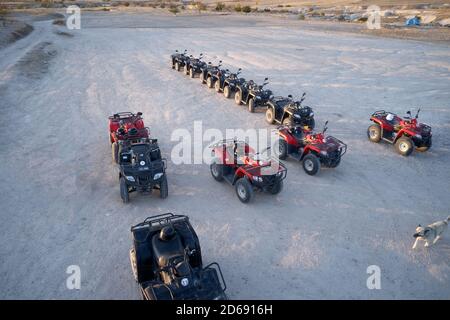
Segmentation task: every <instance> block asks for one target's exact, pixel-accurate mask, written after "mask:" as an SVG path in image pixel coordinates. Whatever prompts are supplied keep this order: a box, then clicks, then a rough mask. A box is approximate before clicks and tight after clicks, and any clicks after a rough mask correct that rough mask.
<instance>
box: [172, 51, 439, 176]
mask: <svg viewBox="0 0 450 320" xmlns="http://www.w3.org/2000/svg"><path fill="white" fill-rule="evenodd" d="M203 58H204V56H203V54H200V56H199V57H198V58H195V57H194V56H192V55H189V54H188V53H187V50H184V51H183V52H179V51H178V50H176V52H175V53H174V54H172V55H171V66H172V68H173V69H175V70H177V71H180V70H183V71H184V73H185V74H187V75H189V76H190V77H191V78H195V76H196V75H197V74H198V75H199V78H200V80H201V82H202V83H206V85H207V86H208V87H209V88H215V90H216V91H217V92H219V93H220V92H222V93H223V95H224V96H225V97H226V98H230V97H232V96H233V95H234V100H235V102H236V104H238V105H239V104H244V105H247V106H248V110H249V111H250V112H254V111H255V108H256V107H264V108H266V121H267V122H268V123H270V124H278V125H282V126H281V127H278V128H277V129H278V132H279V134H280V137H281V138H280V143H279V146H280V148H281V149H280V151H279V156H281V159H283V158H285V157H286V156H287V155H289V156H291V157H293V158H295V159H299V160H303V158H304V157H306V154H305V153H304V148H303V146H302V145H303V143H301V142H300V141H299V140H298V139H297V141H298V143H297V142H296V141H295V140H296V137H297V136H298V134H296V133H295V132H296V131H297V133H301V136H307V135H308V134H309V135H310V136H309V138H312V139H309V138H307V137H306V139H305V141H311V140H313V141H315V142H316V144H317V142H319V141H321V142H322V143H325V144H326V143H327V141H328V142H330V141H332V143H331V144H330V145H335V146H337V145H339V147H337V148H336V147H335V148H334V151H333V152H332V154H333V153H337V152H338V151H337V150H341V156H342V155H343V153H345V150H346V146H345V147H344V146H342V141H337V139H335V138H333V137H326V138H325V137H324V136H323V135H322V136H321V135H320V134H313V133H312V132H309V133H308V132H305V133H302V132H301V131H302V130H301V129H300V130H299V127H304V129H305V130H303V131H310V130H312V129H314V127H315V120H314V112H313V110H312V108H311V107H309V106H303V105H302V102H303V101H304V99H305V93H303V95H302V97H301V98H300V99H299V100H296V99H294V98H293V97H292V95H288V96H287V97H282V96H274V95H273V93H272V91H271V90H269V89H266V88H265V86H266V85H267V84H268V78H265V79H264V82H263V83H262V85H258V84H256V83H255V82H254V81H253V80H249V81H246V80H245V79H244V78H240V77H239V75H240V73H241V71H242V69H241V68H239V69H238V70H237V71H236V72H235V73H232V72H230V71H229V70H228V69H224V68H222V61H219V63H218V64H217V65H213V64H212V63H211V62H208V63H206V62H205V61H203ZM419 112H420V109H419V110H418V111H417V114H416V116H415V118H413V117H412V115H411V112H410V111H408V112H407V115H406V117H404V118H401V117H399V116H398V115H396V114H394V113H392V112H386V111H384V110H380V111H376V112H374V113H373V114H372V116H371V118H370V120H371V121H373V122H374V124H373V125H371V126H370V127H369V128H368V130H367V135H368V138H369V140H370V141H372V142H380V141H381V140H383V141H386V142H388V143H391V144H394V145H395V149H396V150H397V152H398V153H399V154H401V155H403V156H409V155H410V154H411V153H412V152H413V150H414V149H416V150H417V151H421V152H423V151H427V150H428V149H429V148H430V147H431V144H432V142H431V141H432V132H431V127H430V126H428V125H426V124H423V123H419V122H418V121H417V119H418V115H419ZM323 133H324V132H323ZM316 138H317V139H316ZM281 140H284V142H283V141H281ZM312 149H314V148H312ZM306 150H308V149H306ZM322 151H323V150H316V153H318V154H319V155H320V152H322ZM327 152H328V151H327ZM317 158H318V159H315V160H312V161H310V159H306V160H308V161H303V166H304V168H305V167H307V168H310V170H307V169H306V168H305V171H307V173H309V174H314V172H316V171H318V170H316V169H315V168H316V167H318V165H317V163H319V162H320V163H322V164H325V165H328V166H330V167H334V166H336V163H337V164H339V162H340V157H334V158H335V159H334V160H331V161H329V160H326V159H325V161H323V159H320V156H319V157H317ZM331 158H333V156H331ZM313 163H315V164H316V165H313Z"/></svg>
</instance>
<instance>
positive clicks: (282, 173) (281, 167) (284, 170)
mask: <svg viewBox="0 0 450 320" xmlns="http://www.w3.org/2000/svg"><path fill="white" fill-rule="evenodd" d="M265 161H267V162H269V164H264V165H257V166H254V165H245V166H244V167H243V168H244V169H245V171H247V172H248V173H250V174H252V175H255V176H264V175H261V174H259V175H257V174H253V173H254V172H255V171H257V170H261V169H262V168H268V167H272V164H273V163H276V164H277V165H278V171H277V172H274V173H272V174H270V175H278V177H279V178H280V180H284V179H285V178H286V176H287V168H286V166H285V165H284V164H283V163H282V162H280V161H279V160H278V159H276V158H274V157H270V158H269V159H267V160H265ZM260 172H261V171H260Z"/></svg>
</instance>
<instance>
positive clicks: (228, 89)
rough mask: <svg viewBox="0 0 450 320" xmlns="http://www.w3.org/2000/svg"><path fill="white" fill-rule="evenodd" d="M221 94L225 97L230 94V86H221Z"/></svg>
mask: <svg viewBox="0 0 450 320" xmlns="http://www.w3.org/2000/svg"><path fill="white" fill-rule="evenodd" d="M223 95H224V97H225V98H227V99H228V98H229V97H230V96H231V90H230V86H225V87H224V88H223Z"/></svg>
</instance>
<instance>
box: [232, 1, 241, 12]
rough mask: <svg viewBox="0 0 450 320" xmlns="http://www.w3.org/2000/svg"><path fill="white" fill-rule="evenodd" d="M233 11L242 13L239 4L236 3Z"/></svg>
mask: <svg viewBox="0 0 450 320" xmlns="http://www.w3.org/2000/svg"><path fill="white" fill-rule="evenodd" d="M234 11H236V12H241V11H242V7H241V4H240V3H238V4H237V5H235V6H234Z"/></svg>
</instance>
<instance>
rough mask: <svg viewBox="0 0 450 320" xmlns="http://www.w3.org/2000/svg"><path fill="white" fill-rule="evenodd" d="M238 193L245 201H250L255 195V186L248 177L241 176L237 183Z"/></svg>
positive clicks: (242, 200) (240, 198)
mask: <svg viewBox="0 0 450 320" xmlns="http://www.w3.org/2000/svg"><path fill="white" fill-rule="evenodd" d="M235 188H236V195H237V196H238V198H239V200H241V202H243V203H247V202H249V201H250V200H251V199H252V197H253V187H252V185H251V184H250V182H248V180H247V178H246V177H242V178H240V179H239V180H238V181H236V184H235Z"/></svg>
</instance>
